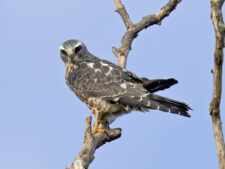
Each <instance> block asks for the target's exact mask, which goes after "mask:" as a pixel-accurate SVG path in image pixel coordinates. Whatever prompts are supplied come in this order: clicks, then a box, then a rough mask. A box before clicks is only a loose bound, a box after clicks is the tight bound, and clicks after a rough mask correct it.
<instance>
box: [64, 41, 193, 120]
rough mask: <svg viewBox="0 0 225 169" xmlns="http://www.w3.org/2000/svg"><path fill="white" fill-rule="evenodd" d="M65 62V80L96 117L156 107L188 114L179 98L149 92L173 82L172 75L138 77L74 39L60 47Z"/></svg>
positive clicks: (114, 116)
mask: <svg viewBox="0 0 225 169" xmlns="http://www.w3.org/2000/svg"><path fill="white" fill-rule="evenodd" d="M60 51H61V58H62V60H63V61H64V63H65V65H66V83H67V85H68V86H69V87H70V89H71V90H72V91H73V92H74V93H75V94H76V95H77V96H78V97H79V98H80V99H81V100H82V101H83V102H85V103H86V104H87V105H88V107H89V108H90V109H91V111H92V113H93V115H94V116H95V118H96V120H97V121H98V120H99V121H101V120H106V121H107V122H108V123H109V124H110V123H112V122H113V121H114V120H115V119H116V118H117V117H118V116H120V115H123V114H125V113H129V112H130V111H132V110H139V111H148V110H149V109H158V110H161V111H164V112H170V113H175V114H180V115H183V116H187V117H190V115H189V114H188V113H187V111H188V110H189V109H190V107H189V106H188V105H187V104H185V103H182V102H178V101H176V100H172V99H168V98H165V97H162V96H158V95H155V94H153V92H156V91H158V90H163V89H166V88H169V87H170V86H171V85H173V84H176V83H177V81H176V80H175V79H166V80H163V79H155V80H149V79H147V78H139V77H137V76H136V75H135V74H134V73H132V72H129V71H128V70H126V69H122V68H121V67H119V66H117V65H115V64H113V63H111V62H109V61H106V60H102V59H99V58H97V57H95V56H94V55H92V54H91V53H89V52H88V50H87V48H86V46H85V45H84V44H83V43H82V42H81V41H78V40H68V41H66V42H64V43H63V44H62V45H61V47H60Z"/></svg>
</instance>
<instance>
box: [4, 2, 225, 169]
mask: <svg viewBox="0 0 225 169" xmlns="http://www.w3.org/2000/svg"><path fill="white" fill-rule="evenodd" d="M166 2H167V0H161V1H156V0H155V1H153V0H150V1H147V0H142V1H132V2H131V1H128V0H123V3H124V4H125V6H126V8H127V11H128V12H129V14H130V17H131V19H132V21H133V22H134V23H136V22H137V21H139V20H140V19H141V18H142V17H143V16H145V15H147V14H154V13H156V12H157V11H158V10H159V9H160V8H161V7H162V6H163V5H164V4H165V3H166ZM114 10H115V5H114V2H113V0H111V1H104V0H99V1H87V0H82V1H81V0H64V1H62V0H54V1H53V0H38V1H37V0H20V1H16V0H1V1H0V20H1V28H0V37H1V39H0V48H1V54H0V55H1V59H2V60H1V62H0V77H1V83H0V93H1V95H0V168H4V169H11V168H18V169H28V168H29V169H30V168H32V169H62V168H65V166H66V165H68V164H71V162H72V161H73V159H74V158H75V157H76V155H77V154H78V152H79V151H80V147H81V144H82V140H83V134H84V120H85V118H86V117H87V116H88V115H90V111H89V109H88V108H87V107H86V105H85V104H83V103H82V102H81V101H79V100H78V99H77V97H76V96H75V95H74V94H73V93H72V92H71V91H70V90H69V88H68V87H67V85H66V83H65V80H64V74H65V68H64V64H63V62H62V61H61V60H60V56H59V46H60V44H61V43H62V42H63V41H65V40H68V39H72V38H74V39H80V40H82V41H83V42H84V43H85V44H86V45H87V47H88V49H89V51H90V52H92V53H93V54H94V55H96V56H98V57H100V58H103V59H107V60H110V61H112V62H114V63H117V60H116V57H115V56H114V55H113V53H112V46H116V47H119V46H120V40H121V37H122V35H123V34H124V32H125V26H124V24H123V22H122V20H121V18H120V17H119V15H118V14H117V13H115V12H114ZM213 52H214V31H213V26H212V23H211V19H210V2H209V1H205V2H203V1H194V0H188V1H186V0H183V2H182V3H181V4H179V6H178V7H177V9H176V10H175V11H174V12H173V13H172V14H171V15H170V16H169V17H167V18H165V19H164V20H163V21H162V25H161V26H157V25H155V26H152V27H150V28H149V29H147V30H144V31H142V32H141V33H139V36H138V38H136V39H135V40H134V42H133V45H132V51H131V52H130V54H129V58H128V63H127V69H129V70H130V71H133V72H135V73H136V74H137V75H139V76H145V77H148V78H170V77H173V78H176V79H177V80H178V81H179V84H177V85H175V86H174V87H172V88H170V89H168V90H165V91H162V92H159V93H158V94H160V95H163V96H166V97H170V98H173V99H177V100H180V101H184V102H186V103H188V104H189V105H190V106H191V107H192V108H193V109H194V110H193V111H190V113H191V115H192V118H191V119H187V118H184V117H180V116H178V115H173V114H166V113H163V112H160V111H150V112H147V113H141V112H132V113H131V114H129V115H126V116H123V117H121V118H119V119H118V120H117V121H116V122H114V123H113V124H112V127H121V128H122V129H123V131H122V137H121V138H120V139H118V140H116V141H114V142H111V143H109V144H106V145H104V146H103V147H101V148H100V149H98V150H97V152H96V154H95V155H96V158H95V160H94V161H93V163H92V164H91V166H90V167H89V168H90V169H95V168H98V169H103V168H107V169H114V168H121V169H122V168H129V169H136V168H154V169H162V168H168V169H180V168H182V169H190V168H193V169H199V168H204V169H212V168H218V164H217V157H216V149H215V144H214V136H213V129H212V124H211V119H210V116H209V111H208V109H209V103H210V100H211V97H212V84H213V82H212V74H211V73H210V71H211V69H212V67H213ZM224 78H225V77H224V75H223V79H224ZM224 103H225V100H224V95H223V97H222V105H221V112H222V115H221V116H222V121H223V122H224V121H225V113H224V112H225V110H224V106H225V105H224ZM223 130H224V131H225V128H224V126H223Z"/></svg>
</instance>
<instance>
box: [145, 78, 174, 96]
mask: <svg viewBox="0 0 225 169" xmlns="http://www.w3.org/2000/svg"><path fill="white" fill-rule="evenodd" d="M141 80H142V84H143V86H144V87H145V88H146V89H147V90H148V91H149V92H150V93H154V92H157V91H159V90H164V89H167V88H169V87H170V86H172V85H174V84H177V83H178V81H177V80H176V79H173V78H171V79H153V80H149V79H147V78H141Z"/></svg>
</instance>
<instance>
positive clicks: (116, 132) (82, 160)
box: [66, 116, 121, 169]
mask: <svg viewBox="0 0 225 169" xmlns="http://www.w3.org/2000/svg"><path fill="white" fill-rule="evenodd" d="M104 129H105V133H104V134H102V133H97V134H92V133H91V116H89V117H87V118H86V121H85V135H84V140H83V144H82V147H81V151H80V153H79V154H78V156H77V157H76V159H75V160H74V161H73V163H72V164H71V165H70V166H67V167H66V169H87V168H88V166H89V165H90V163H91V162H92V161H93V160H94V154H95V151H96V149H97V148H99V147H100V146H102V145H103V144H105V143H106V142H111V141H113V140H115V139H117V138H119V137H120V136H121V129H107V128H104Z"/></svg>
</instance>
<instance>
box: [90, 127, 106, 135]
mask: <svg viewBox="0 0 225 169" xmlns="http://www.w3.org/2000/svg"><path fill="white" fill-rule="evenodd" d="M91 133H92V134H95V133H102V134H103V133H105V130H104V129H100V128H96V129H93V130H92V131H91Z"/></svg>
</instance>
